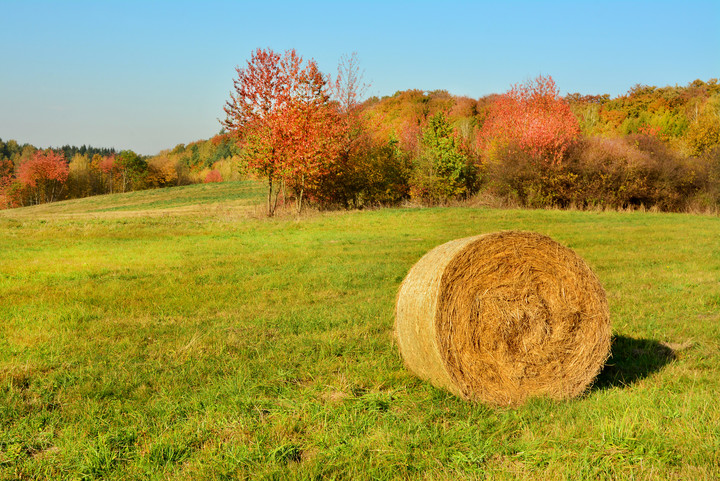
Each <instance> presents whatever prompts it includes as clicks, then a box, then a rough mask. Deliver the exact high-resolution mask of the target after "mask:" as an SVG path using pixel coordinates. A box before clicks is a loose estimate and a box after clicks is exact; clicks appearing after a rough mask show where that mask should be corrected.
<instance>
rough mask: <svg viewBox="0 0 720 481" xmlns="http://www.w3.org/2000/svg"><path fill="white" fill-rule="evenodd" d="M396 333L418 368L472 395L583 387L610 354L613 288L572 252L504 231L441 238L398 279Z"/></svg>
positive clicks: (501, 400) (498, 397) (506, 401)
mask: <svg viewBox="0 0 720 481" xmlns="http://www.w3.org/2000/svg"><path fill="white" fill-rule="evenodd" d="M395 337H396V339H397V343H398V346H399V348H400V353H401V355H402V357H403V359H404V361H405V364H406V366H407V367H408V369H410V371H412V372H413V373H415V374H416V375H417V376H419V377H420V378H422V379H425V380H428V381H430V382H431V383H432V384H434V385H436V386H438V387H441V388H445V389H447V390H449V391H450V392H452V393H454V394H456V395H458V396H460V397H462V398H465V399H468V400H473V401H480V402H485V403H488V404H493V405H505V406H517V405H519V404H522V403H523V402H525V401H526V400H527V399H529V398H531V397H536V396H546V397H550V398H553V399H566V398H572V397H575V396H578V395H580V394H582V393H583V392H584V391H585V390H586V389H587V387H588V386H589V385H590V383H591V382H592V380H593V379H594V378H595V376H596V375H597V374H598V372H599V371H600V369H601V368H602V367H603V365H604V364H605V361H606V360H607V358H608V355H609V353H610V338H611V329H610V315H609V311H608V306H607V300H606V296H605V291H604V290H603V288H602V286H601V285H600V282H599V281H598V279H597V277H596V276H595V274H594V273H593V272H592V270H591V269H590V267H588V265H587V264H586V263H585V262H584V261H583V260H582V259H581V258H580V257H579V256H578V255H577V254H575V252H573V251H572V250H571V249H569V248H567V247H564V246H562V245H561V244H559V243H557V242H555V241H554V240H552V239H551V238H549V237H547V236H544V235H541V234H537V233H534V232H519V231H505V232H496V233H492V234H485V235H479V236H475V237H468V238H465V239H458V240H454V241H450V242H448V243H445V244H443V245H440V246H438V247H436V248H434V249H432V250H431V251H430V252H428V253H427V254H426V255H425V256H423V257H422V258H421V259H420V260H419V261H418V262H417V264H415V265H414V266H413V267H412V269H410V272H409V273H408V275H407V277H406V278H405V280H404V281H403V283H402V285H401V286H400V290H399V293H398V298H397V303H396V310H395Z"/></svg>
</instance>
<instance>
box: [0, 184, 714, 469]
mask: <svg viewBox="0 0 720 481" xmlns="http://www.w3.org/2000/svg"><path fill="white" fill-rule="evenodd" d="M264 192H265V191H264V189H263V188H262V186H258V185H256V184H253V183H251V182H238V183H230V182H226V183H220V184H204V185H194V186H188V187H181V188H168V189H158V190H152V191H142V192H133V193H128V194H114V195H107V196H98V197H90V198H86V199H78V200H73V201H67V202H59V203H53V204H44V205H39V206H35V207H29V208H20V209H12V210H7V211H2V212H0V479H7V480H10V479H110V480H113V479H118V480H119V479H171V480H174V479H246V478H247V479H448V480H450V479H542V480H555V479H557V480H565V479H568V480H572V479H578V480H581V479H678V480H680V479H718V478H720V403H718V401H717V400H718V396H719V395H720V367H719V366H720V248H718V246H719V245H720V242H719V241H720V218H718V217H712V216H695V215H688V214H661V213H649V212H603V211H589V212H581V211H560V210H510V209H506V210H501V209H490V208H482V207H478V208H472V207H447V208H395V209H379V210H366V211H351V212H310V213H308V214H306V215H304V216H302V217H301V218H296V217H295V216H293V215H291V214H285V215H279V216H277V217H276V218H272V219H269V218H265V217H263V215H262V212H263V208H262V205H261V203H262V201H263V195H264ZM505 229H520V230H532V231H537V232H540V233H543V234H547V235H549V236H551V237H553V238H554V239H555V240H557V241H558V242H560V243H562V244H564V245H566V246H568V247H571V248H573V249H574V250H575V251H576V252H577V253H578V254H579V255H580V256H581V257H583V258H584V259H585V260H586V261H587V262H588V264H589V265H590V266H591V267H592V268H593V269H594V271H595V272H596V274H597V275H598V277H599V278H600V281H601V282H602V284H603V286H604V288H605V289H606V291H607V295H608V301H609V305H610V310H611V316H612V324H613V333H614V344H613V348H612V357H611V358H610V360H609V361H608V364H607V365H606V367H605V368H604V370H603V371H602V372H601V374H600V375H599V377H598V379H597V381H596V383H595V384H594V385H593V386H592V388H591V389H589V390H588V392H587V393H586V394H585V395H583V396H582V397H580V398H578V399H575V400H571V401H563V402H559V401H549V400H546V399H536V400H533V401H531V402H529V403H528V404H527V405H525V406H523V407H520V408H518V409H498V408H491V407H488V406H484V405H481V404H473V403H467V402H465V401H462V400H460V399H458V398H456V397H454V396H453V395H451V394H449V393H447V392H445V391H442V390H439V389H436V388H434V387H432V386H430V385H429V384H427V383H425V382H422V381H420V380H418V379H416V378H415V377H414V376H413V375H411V374H410V373H409V372H408V371H407V370H406V369H405V368H404V367H403V363H402V359H401V358H400V356H399V353H398V350H397V346H396V345H395V344H394V342H393V335H392V325H393V309H394V302H395V296H396V294H397V290H398V287H399V285H400V282H401V281H402V279H403V278H404V276H405V275H406V273H407V271H408V270H409V268H410V267H411V266H412V265H413V264H414V263H415V262H416V261H417V260H418V259H419V258H420V257H421V256H422V255H423V254H424V253H425V252H427V251H428V250H430V249H431V248H432V247H434V246H436V245H438V244H441V243H443V242H445V241H448V240H451V239H455V238H460V237H465V236H469V235H475V234H479V233H484V232H492V231H497V230H505Z"/></svg>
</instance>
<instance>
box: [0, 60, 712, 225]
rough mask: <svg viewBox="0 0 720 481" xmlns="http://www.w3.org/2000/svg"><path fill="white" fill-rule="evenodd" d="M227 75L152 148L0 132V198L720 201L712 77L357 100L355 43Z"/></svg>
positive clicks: (348, 203) (692, 207)
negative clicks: (318, 56) (249, 195)
mask: <svg viewBox="0 0 720 481" xmlns="http://www.w3.org/2000/svg"><path fill="white" fill-rule="evenodd" d="M261 71H264V72H272V74H271V76H272V78H264V77H263V76H259V75H257V74H258V72H261ZM237 73H238V76H237V78H236V79H235V80H234V89H233V93H232V94H231V96H230V99H229V100H228V101H227V103H226V105H225V113H226V115H227V117H226V119H225V120H224V121H222V130H221V131H220V133H218V134H217V135H215V136H214V137H212V138H210V139H207V140H199V141H197V142H192V143H190V144H187V145H184V144H180V145H177V146H175V147H174V148H170V149H167V150H163V151H161V152H160V153H158V154H157V155H154V156H142V155H138V154H137V153H135V152H133V151H131V150H122V151H119V152H118V151H115V150H114V149H105V148H93V147H86V146H82V147H79V148H78V147H75V146H67V145H66V146H63V147H59V148H50V149H39V148H36V147H34V146H32V145H29V144H20V143H18V141H16V140H8V141H2V139H0V208H13V207H21V206H28V205H33V204H39V203H45V202H53V201H58V200H63V199H72V198H79V197H86V196H92V195H99V194H106V193H117V192H128V191H132V190H140V189H152V188H159V187H169V186H177V185H187V184H191V183H201V182H221V181H224V180H238V179H245V178H256V179H258V180H259V181H262V182H264V183H266V185H267V189H268V190H267V212H268V215H273V214H274V212H275V209H276V208H277V207H278V206H279V205H282V204H284V203H287V204H291V203H292V205H294V206H295V208H296V210H297V211H298V212H300V211H301V210H302V209H303V207H304V206H305V205H307V204H308V203H309V204H312V205H314V206H316V207H317V208H320V209H334V208H346V209H347V208H367V207H375V206H382V205H395V204H399V203H403V202H411V203H414V204H418V205H436V204H446V203H452V202H469V203H473V204H474V205H479V204H488V205H496V206H503V205H505V206H520V207H558V208H571V207H572V208H579V209H593V208H603V209H605V208H607V209H633V208H648V209H657V210H661V211H673V212H687V211H695V212H717V211H718V209H720V84H718V80H717V79H710V80H707V81H703V80H695V81H693V82H691V83H690V84H688V85H686V86H666V87H655V86H647V85H636V86H634V87H633V88H631V89H630V90H629V91H628V92H627V93H625V94H623V95H619V96H617V97H615V98H612V97H610V95H607V94H605V95H583V94H580V93H573V94H569V95H565V96H561V95H560V93H559V87H558V86H557V85H556V84H555V82H554V80H553V78H552V77H551V76H547V77H545V76H539V77H537V78H535V79H532V80H527V81H525V82H521V83H518V84H515V85H512V86H510V87H509V89H508V91H507V92H504V93H500V94H493V95H488V96H484V97H481V98H479V99H473V98H468V97H463V96H456V95H452V94H450V93H448V92H447V91H444V90H435V91H424V90H415V89H411V90H405V91H400V92H396V93H395V94H394V95H390V96H385V97H382V98H378V97H371V98H366V99H364V95H365V92H366V89H367V86H366V85H365V84H364V81H363V78H362V71H361V69H360V66H359V63H358V61H357V57H356V56H355V55H352V56H346V57H344V58H343V59H342V61H341V62H340V65H339V66H338V72H337V74H336V75H334V76H330V75H327V74H325V73H322V72H320V71H319V70H318V68H317V65H316V64H315V62H314V61H312V60H308V61H305V60H303V59H302V57H300V56H299V55H298V54H297V53H296V52H295V51H294V50H291V51H286V52H284V53H276V52H273V51H271V50H260V49H258V50H257V51H256V52H254V53H253V55H252V57H251V59H249V60H248V61H247V65H246V66H245V67H244V68H238V69H237ZM266 77H267V76H266ZM479 81H480V82H481V80H479Z"/></svg>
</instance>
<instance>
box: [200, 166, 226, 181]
mask: <svg viewBox="0 0 720 481" xmlns="http://www.w3.org/2000/svg"><path fill="white" fill-rule="evenodd" d="M222 181H223V178H222V174H220V171H219V170H216V169H213V170H211V171H209V172H208V173H207V174H206V175H205V180H203V183H205V184H210V183H212V182H222Z"/></svg>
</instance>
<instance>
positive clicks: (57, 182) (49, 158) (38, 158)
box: [17, 150, 69, 204]
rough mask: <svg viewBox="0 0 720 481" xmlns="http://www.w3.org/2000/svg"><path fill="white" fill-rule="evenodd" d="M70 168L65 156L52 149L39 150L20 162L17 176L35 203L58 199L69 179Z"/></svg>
mask: <svg viewBox="0 0 720 481" xmlns="http://www.w3.org/2000/svg"><path fill="white" fill-rule="evenodd" d="M68 173H69V168H68V164H67V162H65V156H64V155H63V154H61V153H60V154H58V153H55V152H53V151H52V150H45V151H42V150H38V151H36V152H35V154H34V155H33V156H32V158H30V159H29V160H26V161H24V162H23V163H21V164H20V167H19V169H18V174H17V178H18V180H19V181H20V183H21V184H22V186H23V187H24V188H26V189H28V192H29V196H30V201H31V203H34V204H40V203H43V202H53V201H54V200H56V199H57V198H58V197H59V196H60V194H61V192H62V190H63V188H64V186H65V182H66V181H67V178H68Z"/></svg>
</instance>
